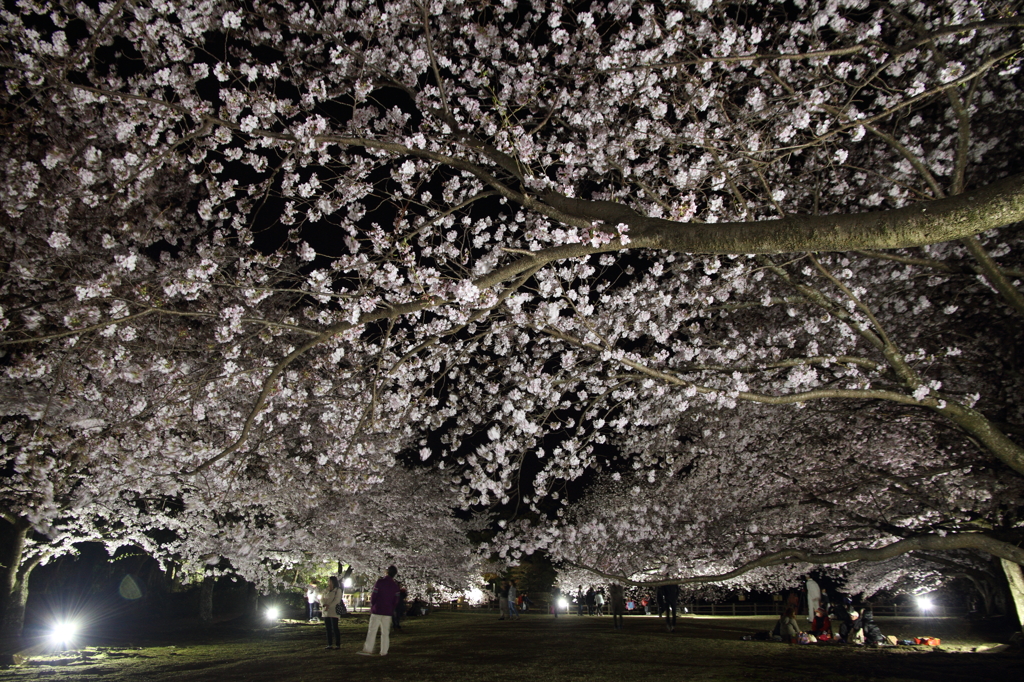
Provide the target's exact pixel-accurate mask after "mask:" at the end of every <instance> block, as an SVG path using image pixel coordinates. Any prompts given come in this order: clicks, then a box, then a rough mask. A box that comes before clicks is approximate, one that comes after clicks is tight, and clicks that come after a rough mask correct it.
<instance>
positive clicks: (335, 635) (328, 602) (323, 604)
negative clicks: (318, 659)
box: [320, 575, 341, 649]
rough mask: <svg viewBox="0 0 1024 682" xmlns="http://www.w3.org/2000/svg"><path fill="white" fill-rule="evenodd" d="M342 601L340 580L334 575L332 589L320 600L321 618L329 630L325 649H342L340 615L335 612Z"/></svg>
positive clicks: (331, 583)
mask: <svg viewBox="0 0 1024 682" xmlns="http://www.w3.org/2000/svg"><path fill="white" fill-rule="evenodd" d="M340 601H341V588H339V587H338V578H337V577H336V576H333V575H332V576H331V582H330V589H329V590H328V591H327V594H325V595H324V596H323V597H322V598H321V600H320V617H321V618H323V619H324V626H325V627H326V628H327V646H325V647H324V648H325V649H337V648H339V647H341V631H340V630H338V613H337V611H335V608H336V607H337V606H338V602H340Z"/></svg>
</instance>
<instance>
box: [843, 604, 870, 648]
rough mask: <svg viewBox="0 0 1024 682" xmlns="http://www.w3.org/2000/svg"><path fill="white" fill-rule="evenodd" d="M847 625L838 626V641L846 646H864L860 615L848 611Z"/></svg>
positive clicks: (853, 611) (851, 610)
mask: <svg viewBox="0 0 1024 682" xmlns="http://www.w3.org/2000/svg"><path fill="white" fill-rule="evenodd" d="M849 614H850V622H849V624H847V623H843V624H842V625H840V626H839V639H840V640H842V641H843V642H846V643H847V644H858V645H860V644H864V627H863V625H864V624H863V623H862V622H861V620H860V614H859V613H857V611H855V610H853V609H850V611H849Z"/></svg>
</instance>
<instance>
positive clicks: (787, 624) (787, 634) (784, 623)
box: [775, 606, 800, 644]
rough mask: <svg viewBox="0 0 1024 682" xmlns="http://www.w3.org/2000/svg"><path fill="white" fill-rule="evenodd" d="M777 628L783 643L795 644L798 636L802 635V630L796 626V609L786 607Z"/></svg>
mask: <svg viewBox="0 0 1024 682" xmlns="http://www.w3.org/2000/svg"><path fill="white" fill-rule="evenodd" d="M775 628H776V630H778V632H779V634H778V636H779V637H780V638H781V639H782V641H783V642H789V643H791V644H792V643H795V642H796V638H797V635H799V634H800V628H799V627H797V624H796V609H795V608H793V607H792V606H788V607H786V610H785V612H784V613H783V614H782V616H781V617H780V618H779V622H778V623H777V624H776V626H775Z"/></svg>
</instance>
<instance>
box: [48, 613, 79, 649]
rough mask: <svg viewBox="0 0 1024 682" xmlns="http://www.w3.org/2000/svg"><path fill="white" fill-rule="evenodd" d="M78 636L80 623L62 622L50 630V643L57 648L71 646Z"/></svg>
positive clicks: (58, 622) (55, 624)
mask: <svg viewBox="0 0 1024 682" xmlns="http://www.w3.org/2000/svg"><path fill="white" fill-rule="evenodd" d="M77 635H78V623H76V622H74V621H70V620H60V621H57V622H56V623H54V624H53V626H52V627H51V628H50V643H51V644H53V645H55V646H60V647H66V646H67V645H69V644H71V643H72V642H73V641H74V639H75V637H76V636H77Z"/></svg>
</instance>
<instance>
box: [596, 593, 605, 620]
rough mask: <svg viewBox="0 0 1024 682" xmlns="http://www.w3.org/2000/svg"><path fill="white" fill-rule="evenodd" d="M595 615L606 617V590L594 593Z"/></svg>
mask: <svg viewBox="0 0 1024 682" xmlns="http://www.w3.org/2000/svg"><path fill="white" fill-rule="evenodd" d="M594 614H595V615H598V616H603V615H604V588H602V589H600V590H597V591H596V592H594Z"/></svg>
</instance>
